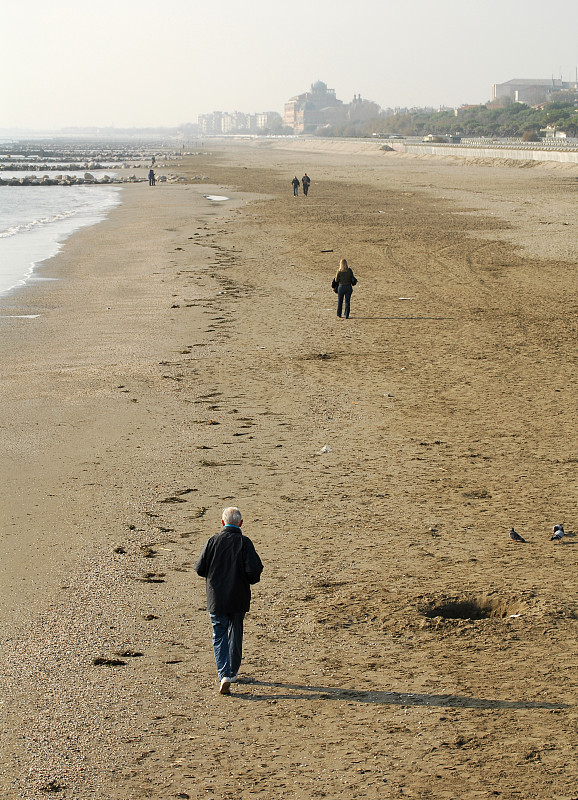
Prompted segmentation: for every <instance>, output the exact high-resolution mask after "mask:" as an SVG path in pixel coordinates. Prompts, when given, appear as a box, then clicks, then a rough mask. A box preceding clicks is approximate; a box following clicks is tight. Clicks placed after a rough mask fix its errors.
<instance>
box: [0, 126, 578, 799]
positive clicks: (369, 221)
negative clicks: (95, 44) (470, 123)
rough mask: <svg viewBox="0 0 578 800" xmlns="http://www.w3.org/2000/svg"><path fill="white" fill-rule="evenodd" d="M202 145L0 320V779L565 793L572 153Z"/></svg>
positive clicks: (85, 236) (111, 789)
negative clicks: (346, 291)
mask: <svg viewBox="0 0 578 800" xmlns="http://www.w3.org/2000/svg"><path fill="white" fill-rule="evenodd" d="M211 150H212V151H213V152H212V153H211V154H208V155H205V156H196V157H190V158H188V159H186V160H185V161H184V162H183V163H182V164H181V165H177V166H176V167H175V169H177V170H178V171H179V172H180V173H181V174H182V175H187V176H190V177H192V176H194V175H199V174H201V175H208V176H209V177H210V180H211V184H210V185H209V184H207V183H205V184H203V185H199V184H198V182H196V183H193V182H191V183H189V184H186V185H157V186H156V187H155V188H154V189H151V188H149V187H148V186H144V185H137V186H131V187H127V188H126V189H125V190H124V194H123V197H124V202H123V204H122V206H121V207H119V208H118V209H116V210H114V212H113V213H112V214H111V216H110V218H109V219H108V220H106V221H105V222H103V223H101V224H100V225H98V226H96V227H94V228H91V229H86V230H84V231H82V232H80V233H79V234H77V235H76V236H74V237H73V238H72V239H71V240H69V242H68V243H67V245H66V247H65V249H64V251H63V252H62V253H61V254H60V255H59V256H58V257H57V258H55V259H53V260H51V261H50V262H47V264H46V265H45V266H44V267H43V269H42V273H41V274H42V277H43V279H45V280H42V281H40V282H37V283H35V284H33V285H31V286H30V287H28V288H26V289H25V290H23V291H21V292H19V293H18V294H14V295H12V296H11V297H9V298H8V299H4V301H3V302H2V305H1V307H0V317H1V318H0V329H1V330H0V363H1V365H2V408H3V423H2V445H3V452H4V458H3V474H2V486H3V492H2V496H3V500H2V502H3V508H2V522H3V527H2V532H1V535H0V548H1V549H0V553H1V559H0V576H1V580H2V588H3V591H2V595H1V597H0V635H1V650H0V656H1V670H0V680H1V684H0V689H1V692H0V737H1V745H0V748H1V766H0V794H1V795H2V797H6V798H9V799H10V800H11V799H12V798H26V800H38V799H39V798H46V797H47V796H54V797H62V798H66V799H67V800H89V799H93V798H94V800H97V799H98V800H109V799H110V800H127V799H128V798H135V800H136V799H139V800H140V798H149V797H151V798H172V797H181V798H187V797H190V798H208V800H224V799H225V798H231V800H233V799H235V800H237V799H238V798H242V799H243V800H245V799H246V798H267V799H269V798H287V799H289V798H299V799H301V798H302V799H303V800H311V799H312V798H345V799H346V800H350V799H352V798H369V799H370V800H371V799H372V798H390V797H391V798H393V797H396V798H398V797H410V798H416V799H418V800H421V799H422V798H423V799H424V800H425V798H432V799H433V798H436V800H439V799H440V798H455V799H456V800H458V798H459V800H474V798H476V799H477V798H486V797H500V798H528V797H538V798H542V797H549V798H553V799H556V800H572V798H577V797H578V788H577V787H578V778H577V767H576V764H577V760H576V739H577V714H576V668H577V666H578V665H577V648H576V633H577V626H578V622H577V619H578V605H577V602H576V582H577V578H576V575H577V570H576V564H577V560H578V559H577V556H578V551H577V550H576V546H577V545H578V536H574V535H573V534H572V531H573V528H574V527H577V522H576V472H577V464H578V448H577V441H576V430H575V422H576V408H577V403H576V397H577V393H576V374H577V369H576V366H577V365H576V327H577V321H578V303H577V300H576V289H577V288H578V287H577V279H576V253H577V243H578V242H577V226H576V214H575V205H576V191H577V188H578V172H577V171H576V168H573V167H565V168H560V169H552V168H551V166H549V167H542V166H540V165H537V166H534V167H533V168H532V169H523V168H520V167H511V166H508V165H503V164H499V163H496V164H494V165H488V164H482V165H471V164H465V163H463V162H458V161H456V160H455V159H446V160H441V159H436V158H431V157H429V158H423V157H422V158H414V157H408V156H404V155H400V154H397V153H384V152H383V151H381V150H380V149H379V146H377V145H376V144H375V143H368V144H363V143H362V144H349V143H338V142H294V143H287V144H281V145H280V144H279V143H273V142H262V143H249V142H247V143H243V144H236V145H229V146H221V145H215V147H213V148H211ZM304 171H307V172H308V173H309V175H310V176H311V178H312V186H311V191H310V196H309V197H308V198H307V199H305V198H304V197H303V196H299V198H297V199H295V198H293V197H292V195H291V186H290V181H291V178H292V177H293V175H294V174H295V173H297V174H298V176H299V177H300V176H301V175H302V174H303V172H304ZM211 193H213V194H218V195H226V196H227V197H229V198H230V200H228V201H225V202H222V203H215V202H211V201H209V200H206V199H205V198H204V195H205V194H211ZM323 251H326V252H323ZM327 251H330V252H327ZM341 256H345V257H347V258H348V259H349V261H350V264H351V265H352V266H353V268H354V270H355V272H356V274H357V275H358V277H359V284H358V286H357V287H356V289H355V291H354V296H353V301H352V318H351V319H350V320H349V321H345V320H338V319H337V318H336V316H335V295H333V293H332V292H331V290H330V288H329V284H330V281H331V277H332V274H333V272H334V271H335V268H336V266H337V263H338V260H339V258H340V257H341ZM52 278H55V279H56V280H46V279H52ZM402 298H404V299H402ZM14 314H39V316H38V318H36V319H13V318H4V317H5V316H6V315H14ZM326 445H327V446H328V447H329V448H331V452H325V453H323V454H318V453H319V451H320V450H321V449H322V448H323V447H324V446H326ZM231 504H237V505H239V506H240V507H241V509H242V510H243V514H244V518H245V531H246V533H247V534H248V535H249V536H251V538H252V539H253V541H254V542H255V544H256V546H257V549H258V551H259V553H260V554H261V556H262V559H263V561H264V563H265V572H264V575H263V579H262V582H261V583H260V584H259V585H257V587H256V588H255V591H254V603H253V607H252V611H251V613H250V615H249V616H248V617H247V624H246V640H245V652H246V655H245V659H244V663H243V668H242V672H243V676H244V677H245V681H244V682H243V683H240V684H238V685H237V686H235V687H234V688H233V694H232V695H231V697H221V696H220V695H219V694H218V693H217V682H216V674H215V667H214V661H213V657H212V652H211V647H210V631H209V624H208V618H207V614H206V611H205V610H204V585H203V582H202V581H201V580H200V579H199V578H198V577H197V576H196V575H195V573H194V571H193V570H192V564H193V563H194V560H195V558H196V556H197V555H198V553H199V551H200V549H201V547H202V545H203V543H204V542H205V540H206V539H207V538H208V536H210V535H211V534H213V533H214V532H216V531H217V530H218V526H219V519H220V511H221V509H222V507H223V506H225V505H231ZM562 521H564V522H565V523H566V530H567V531H570V533H569V534H568V536H567V537H566V539H565V540H564V541H563V542H562V543H561V544H554V543H552V542H550V541H549V536H550V533H549V532H550V529H551V526H552V525H553V524H554V523H558V522H562ZM511 525H514V526H515V527H516V529H517V530H518V531H519V532H520V533H521V534H522V535H523V536H524V538H526V539H527V543H526V544H523V545H522V544H514V543H512V542H510V541H509V539H508V529H509V527H510V526H511ZM452 603H454V605H453V606H452ZM444 604H445V605H444ZM460 604H461V605H460ZM440 608H441V611H440ZM472 609H473V610H474V611H475V610H480V611H481V612H482V613H485V614H487V615H488V616H487V618H483V619H472V618H471V615H472ZM445 611H448V613H450V614H453V616H456V614H457V615H458V616H459V614H461V613H462V612H463V616H465V617H466V618H465V619H459V618H458V619H456V618H449V619H446V618H444V616H443V613H445ZM137 653H138V654H141V655H136V654H137ZM119 654H120V655H119ZM99 657H103V658H107V659H117V660H119V661H121V662H123V664H121V665H118V666H106V665H104V666H102V665H101V666H98V665H95V664H94V663H93V661H94V659H96V658H99Z"/></svg>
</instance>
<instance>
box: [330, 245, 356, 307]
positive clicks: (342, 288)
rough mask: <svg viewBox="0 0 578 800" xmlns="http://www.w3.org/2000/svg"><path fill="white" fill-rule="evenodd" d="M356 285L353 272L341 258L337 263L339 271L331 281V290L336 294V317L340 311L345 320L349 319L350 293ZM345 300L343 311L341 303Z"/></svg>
mask: <svg viewBox="0 0 578 800" xmlns="http://www.w3.org/2000/svg"><path fill="white" fill-rule="evenodd" d="M356 283H357V278H356V277H355V275H354V274H353V270H352V269H351V267H350V266H349V265H348V264H347V260H346V259H345V258H342V259H341V261H340V262H339V269H338V270H337V275H336V276H335V278H334V279H333V283H332V286H333V289H334V291H336V292H337V316H338V317H340V316H341V312H342V310H343V311H344V314H343V315H344V317H345V319H348V318H349V307H350V304H351V293H352V292H353V287H354V286H355V284H356ZM344 300H345V309H343V301H344Z"/></svg>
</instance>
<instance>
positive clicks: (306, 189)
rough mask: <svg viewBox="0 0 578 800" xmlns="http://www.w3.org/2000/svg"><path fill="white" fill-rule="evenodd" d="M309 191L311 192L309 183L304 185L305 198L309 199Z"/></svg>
mask: <svg viewBox="0 0 578 800" xmlns="http://www.w3.org/2000/svg"><path fill="white" fill-rule="evenodd" d="M308 191H309V184H308V183H304V184H303V194H304V195H305V197H307V192H308Z"/></svg>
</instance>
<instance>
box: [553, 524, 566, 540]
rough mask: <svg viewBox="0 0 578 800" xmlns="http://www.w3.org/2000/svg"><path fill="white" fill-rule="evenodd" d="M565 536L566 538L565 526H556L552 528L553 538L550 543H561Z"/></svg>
mask: <svg viewBox="0 0 578 800" xmlns="http://www.w3.org/2000/svg"><path fill="white" fill-rule="evenodd" d="M563 536H564V525H554V527H553V528H552V536H550V541H551V542H561V541H562V537H563Z"/></svg>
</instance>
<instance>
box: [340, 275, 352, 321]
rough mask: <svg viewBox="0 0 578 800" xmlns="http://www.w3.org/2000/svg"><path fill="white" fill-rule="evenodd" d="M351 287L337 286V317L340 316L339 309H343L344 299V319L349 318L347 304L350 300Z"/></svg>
mask: <svg viewBox="0 0 578 800" xmlns="http://www.w3.org/2000/svg"><path fill="white" fill-rule="evenodd" d="M352 291H353V287H352V286H350V285H347V286H342V285H341V284H339V286H338V287H337V316H338V317H340V316H341V309H342V307H343V298H345V319H347V317H348V316H349V303H350V300H351V292H352Z"/></svg>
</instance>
